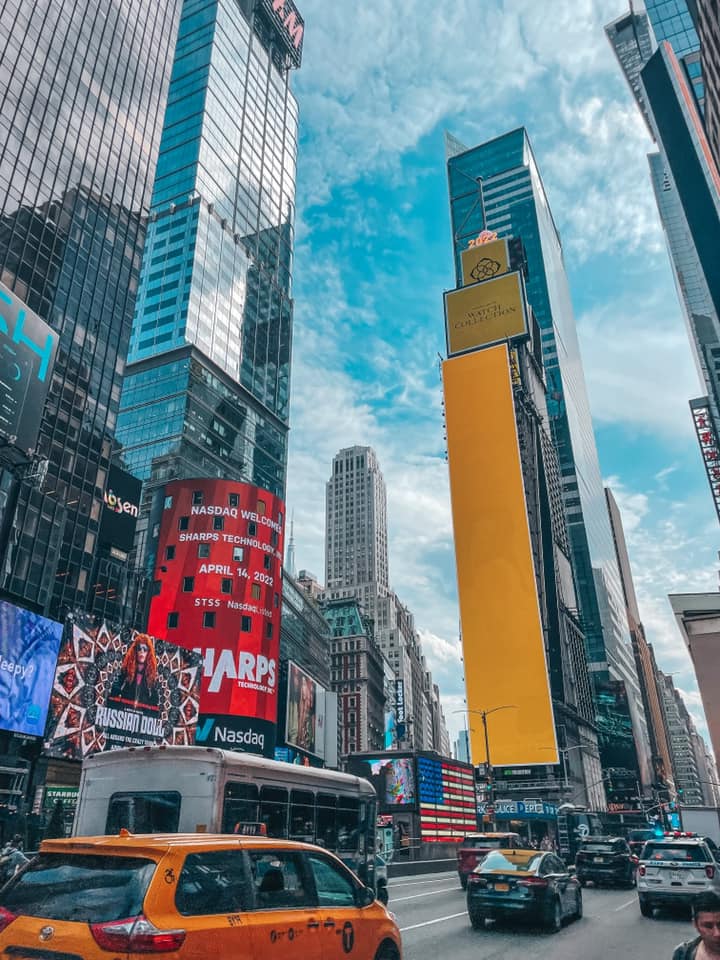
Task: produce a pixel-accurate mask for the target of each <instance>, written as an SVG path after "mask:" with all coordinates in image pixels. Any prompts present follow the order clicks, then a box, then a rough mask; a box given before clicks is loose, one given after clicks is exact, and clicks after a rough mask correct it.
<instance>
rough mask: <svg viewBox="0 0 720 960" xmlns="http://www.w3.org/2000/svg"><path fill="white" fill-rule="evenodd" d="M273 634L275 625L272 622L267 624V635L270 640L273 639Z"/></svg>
mask: <svg viewBox="0 0 720 960" xmlns="http://www.w3.org/2000/svg"><path fill="white" fill-rule="evenodd" d="M272 635H273V625H272V624H271V623H266V624H265V636H266V637H267V639H268V640H272Z"/></svg>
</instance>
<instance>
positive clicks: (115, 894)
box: [2, 853, 155, 923]
mask: <svg viewBox="0 0 720 960" xmlns="http://www.w3.org/2000/svg"><path fill="white" fill-rule="evenodd" d="M154 871H155V863H154V862H153V861H152V860H146V859H144V858H140V857H137V858H136V857H103V856H94V855H91V856H85V855H83V856H75V855H73V854H68V853H41V854H40V856H39V857H37V858H36V859H35V860H33V861H32V863H31V864H30V866H29V867H28V868H27V869H26V870H24V871H23V872H22V873H21V874H19V875H18V876H17V878H16V879H15V880H14V881H12V882H11V883H10V884H9V885H8V886H7V887H6V888H5V889H4V891H3V896H2V905H3V907H5V909H6V910H9V911H10V912H11V913H14V914H17V915H18V916H29V917H40V918H42V919H44V920H70V921H77V922H78V923H107V922H110V921H112V920H124V919H125V918H126V917H136V916H139V914H141V913H142V904H143V900H144V898H145V893H146V892H147V888H148V885H149V884H150V880H151V878H152V875H153V873H154Z"/></svg>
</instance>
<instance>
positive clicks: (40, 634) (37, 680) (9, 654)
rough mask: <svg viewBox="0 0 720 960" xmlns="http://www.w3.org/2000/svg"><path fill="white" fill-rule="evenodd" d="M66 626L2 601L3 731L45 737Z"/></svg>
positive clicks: (0, 721)
mask: <svg viewBox="0 0 720 960" xmlns="http://www.w3.org/2000/svg"><path fill="white" fill-rule="evenodd" d="M62 632H63V625H62V624H61V623H56V622H55V620H48V619H46V618H45V617H41V616H40V615H39V614H37V613H31V612H30V611H29V610H23V609H22V608H21V607H16V606H15V605H14V604H12V603H6V602H5V601H0V730H8V731H10V732H11V733H22V734H28V735H30V736H35V737H42V735H43V733H44V732H45V721H46V720H47V713H48V703H49V701H50V691H51V690H52V685H53V678H54V676H55V664H56V662H57V658H58V650H59V649H60V640H61V639H62Z"/></svg>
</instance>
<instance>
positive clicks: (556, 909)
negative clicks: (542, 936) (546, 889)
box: [545, 898, 562, 933]
mask: <svg viewBox="0 0 720 960" xmlns="http://www.w3.org/2000/svg"><path fill="white" fill-rule="evenodd" d="M545 929H546V930H547V931H548V933H559V931H560V930H561V929H562V904H561V903H560V900H559V899H558V898H555V900H554V901H553V903H552V907H551V910H550V913H549V914H548V918H547V921H546V923H545Z"/></svg>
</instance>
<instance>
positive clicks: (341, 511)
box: [325, 446, 390, 619]
mask: <svg viewBox="0 0 720 960" xmlns="http://www.w3.org/2000/svg"><path fill="white" fill-rule="evenodd" d="M325 589H326V590H327V592H328V596H329V598H330V599H338V598H339V597H348V596H354V597H357V599H358V600H359V601H360V602H361V603H362V605H363V610H364V611H365V613H366V615H367V616H369V617H372V618H373V619H375V618H376V617H377V598H378V597H386V596H387V595H388V593H389V590H390V587H389V580H388V542H387V493H386V491H385V480H384V478H383V475H382V472H381V470H380V466H379V464H378V460H377V456H376V455H375V451H374V450H373V449H372V448H371V447H358V446H356V447H347V448H345V449H344V450H341V451H340V452H339V453H338V454H337V455H336V456H335V457H334V458H333V463H332V476H331V477H330V479H329V480H328V482H327V484H326V486H325Z"/></svg>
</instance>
